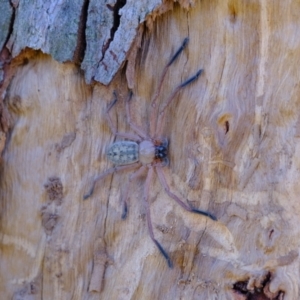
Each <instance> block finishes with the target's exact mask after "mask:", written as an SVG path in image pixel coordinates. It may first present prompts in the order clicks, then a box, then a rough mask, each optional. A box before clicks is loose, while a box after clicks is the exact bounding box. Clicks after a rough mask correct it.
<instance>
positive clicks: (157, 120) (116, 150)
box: [83, 38, 216, 267]
mask: <svg viewBox="0 0 300 300" xmlns="http://www.w3.org/2000/svg"><path fill="white" fill-rule="evenodd" d="M187 43H188V39H187V38H186V39H185V40H184V41H183V44H182V45H181V47H180V48H179V49H178V50H177V51H176V53H175V54H174V55H173V56H172V58H171V60H170V61H169V63H168V64H167V65H166V67H165V68H164V70H163V74H162V76H161V78H160V81H159V84H158V88H157V90H156V92H155V93H154V96H153V99H152V100H151V111H150V129H149V132H145V131H144V130H143V129H142V128H141V127H139V126H138V125H136V124H135V123H134V122H133V121H132V120H131V116H130V100H131V98H132V93H130V94H129V97H128V100H127V101H126V116H127V121H128V124H129V125H130V128H131V129H132V131H133V132H134V133H131V132H123V133H121V132H118V131H117V129H116V127H115V126H114V124H113V122H112V119H111V117H110V115H109V111H110V109H111V108H112V107H113V106H114V105H115V103H116V102H117V98H116V99H115V100H114V101H113V102H112V103H111V104H110V105H109V106H108V108H107V111H106V117H107V121H108V124H109V127H110V128H111V131H112V132H113V134H114V135H116V136H120V137H122V138H125V139H126V140H124V141H117V142H115V143H113V144H112V145H111V146H110V147H109V148H108V150H107V152H106V155H107V157H108V159H109V160H110V161H111V162H112V163H113V164H114V165H115V166H114V167H112V168H110V169H108V170H106V171H104V172H103V173H101V174H100V175H98V176H97V177H96V178H95V179H94V181H93V184H92V187H91V189H90V191H89V193H87V194H86V195H85V196H84V197H83V198H84V199H87V198H89V197H90V196H91V195H92V194H93V192H94V187H95V184H96V182H97V181H98V180H100V179H103V178H104V177H106V176H108V175H110V174H113V173H114V172H118V171H124V170H130V169H137V170H136V171H135V172H133V173H132V174H131V175H130V176H129V181H128V182H127V185H126V188H125V193H124V195H123V196H122V203H123V204H124V209H123V214H122V218H123V219H125V218H126V216H127V211H128V204H127V202H128V198H129V197H128V193H129V190H130V184H131V182H132V181H134V180H135V179H136V178H138V177H139V176H141V175H142V174H144V173H146V172H147V177H146V180H145V185H144V195H143V201H144V203H145V207H146V218H147V224H148V230H149V235H150V237H151V239H152V240H153V242H154V243H155V245H156V246H157V247H158V249H159V250H160V252H161V253H162V255H163V256H164V257H165V259H166V260H167V263H168V266H169V267H172V262H171V259H170V257H169V255H168V253H167V252H166V251H165V250H164V248H163V247H162V246H161V245H160V243H159V242H158V241H157V240H156V239H155V237H154V232H153V226H152V222H151V215H150V206H149V202H148V198H149V188H150V185H151V182H152V178H153V175H154V173H156V174H157V176H158V179H159V181H160V183H161V185H162V187H163V188H164V190H165V192H166V193H167V194H168V196H169V197H171V198H172V199H173V200H175V201H176V202H177V203H178V204H179V205H180V206H181V207H183V208H184V209H186V210H187V211H190V212H192V213H198V214H201V215H204V216H207V217H209V218H211V219H212V220H216V218H215V217H214V216H213V215H211V214H210V213H209V212H205V211H202V210H198V209H195V208H193V207H191V206H190V205H188V204H186V203H185V202H184V201H182V200H181V199H180V198H179V197H177V196H176V195H175V194H174V193H172V192H171V190H170V188H169V185H168V183H167V181H166V178H165V175H164V171H163V168H164V167H165V166H166V165H168V162H169V160H168V140H167V139H164V138H161V130H162V127H163V126H162V125H163V120H164V113H165V110H166V108H167V107H168V106H169V104H170V103H171V102H172V100H173V99H174V98H175V96H176V95H177V94H178V92H179V91H180V90H181V89H183V88H184V87H186V86H187V85H189V84H191V83H192V82H194V81H195V80H196V79H197V78H198V77H199V76H200V75H201V73H202V70H199V71H198V72H197V73H196V74H195V75H194V76H192V77H191V78H189V79H187V80H186V81H185V82H183V83H182V84H180V85H179V86H177V87H176V88H175V89H174V91H173V92H172V93H171V95H170V96H169V97H168V98H167V100H166V102H165V103H164V104H163V105H162V109H161V110H160V111H158V105H157V99H158V96H159V94H160V90H161V87H162V84H163V81H164V78H165V75H166V73H167V70H168V69H169V67H170V65H171V64H172V63H173V62H174V61H175V60H176V59H177V57H178V56H179V54H180V53H181V52H182V51H183V50H184V48H185V47H186V45H187Z"/></svg>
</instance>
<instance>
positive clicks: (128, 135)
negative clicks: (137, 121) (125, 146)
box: [106, 92, 142, 142]
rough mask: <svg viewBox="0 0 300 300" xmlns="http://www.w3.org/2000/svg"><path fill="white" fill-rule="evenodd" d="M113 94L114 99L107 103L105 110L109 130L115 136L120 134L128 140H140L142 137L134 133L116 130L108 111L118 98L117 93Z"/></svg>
mask: <svg viewBox="0 0 300 300" xmlns="http://www.w3.org/2000/svg"><path fill="white" fill-rule="evenodd" d="M114 96H115V99H114V100H113V101H112V102H111V103H110V104H109V106H108V108H107V110H106V119H107V122H108V126H109V128H110V130H111V132H112V133H113V134H114V135H117V136H120V137H123V138H126V139H129V140H133V141H136V142H140V141H141V140H142V138H141V137H140V136H138V135H136V134H134V133H127V132H118V130H117V128H116V127H115V125H114V124H113V122H112V119H111V116H110V114H109V111H110V110H111V108H112V107H113V106H114V105H115V104H116V103H117V101H118V98H117V94H116V93H115V92H114Z"/></svg>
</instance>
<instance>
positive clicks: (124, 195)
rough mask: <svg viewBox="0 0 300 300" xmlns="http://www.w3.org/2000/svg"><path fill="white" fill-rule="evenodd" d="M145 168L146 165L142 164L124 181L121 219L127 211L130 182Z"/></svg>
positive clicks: (125, 215) (124, 217)
mask: <svg viewBox="0 0 300 300" xmlns="http://www.w3.org/2000/svg"><path fill="white" fill-rule="evenodd" d="M146 169H147V166H145V165H142V166H141V167H140V168H139V169H138V170H136V171H135V172H134V173H133V174H131V175H130V176H129V180H128V181H127V183H126V186H125V189H124V194H123V195H122V203H123V207H124V208H123V213H122V219H123V220H124V219H126V217H127V212H128V198H129V197H128V192H129V188H130V186H131V183H132V181H133V180H134V179H136V178H138V177H140V176H141V175H142V174H143V173H144V172H145V171H146Z"/></svg>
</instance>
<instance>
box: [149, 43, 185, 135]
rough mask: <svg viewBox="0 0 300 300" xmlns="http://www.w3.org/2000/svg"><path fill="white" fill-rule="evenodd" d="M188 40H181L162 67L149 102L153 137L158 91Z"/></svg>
mask: <svg viewBox="0 0 300 300" xmlns="http://www.w3.org/2000/svg"><path fill="white" fill-rule="evenodd" d="M188 42H189V39H188V38H185V39H184V40H183V43H182V45H181V46H180V48H179V49H178V50H177V51H176V52H175V54H174V55H173V56H172V57H171V59H170V61H169V62H168V63H167V65H166V66H165V67H164V69H163V72H162V75H161V77H160V79H159V82H158V87H157V89H156V91H155V93H154V95H153V98H152V100H151V111H150V135H151V136H154V134H155V132H156V121H157V120H156V118H157V112H158V105H157V99H158V97H159V94H160V90H161V88H162V85H163V82H164V79H165V76H166V74H167V71H168V69H169V67H170V66H171V65H172V64H173V62H174V61H175V60H176V59H177V58H178V57H179V55H180V53H181V52H182V51H183V50H184V49H185V47H186V45H187V44H188Z"/></svg>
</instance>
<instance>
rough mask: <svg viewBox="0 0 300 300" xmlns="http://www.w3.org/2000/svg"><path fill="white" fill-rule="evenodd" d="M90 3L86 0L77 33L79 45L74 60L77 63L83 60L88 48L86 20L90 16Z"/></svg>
mask: <svg viewBox="0 0 300 300" xmlns="http://www.w3.org/2000/svg"><path fill="white" fill-rule="evenodd" d="M89 4H90V1H89V0H84V2H83V5H82V10H81V15H80V21H79V26H78V33H77V45H76V49H75V51H74V55H73V61H74V62H75V63H80V62H82V60H83V58H84V53H85V49H86V35H85V29H86V22H87V18H88V9H89Z"/></svg>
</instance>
